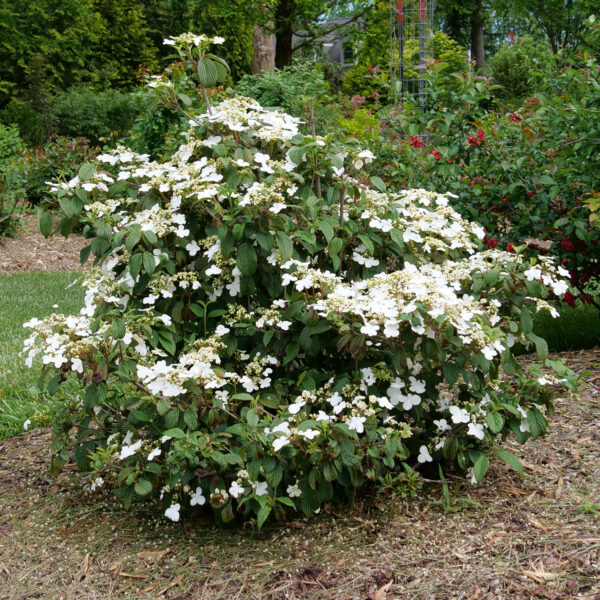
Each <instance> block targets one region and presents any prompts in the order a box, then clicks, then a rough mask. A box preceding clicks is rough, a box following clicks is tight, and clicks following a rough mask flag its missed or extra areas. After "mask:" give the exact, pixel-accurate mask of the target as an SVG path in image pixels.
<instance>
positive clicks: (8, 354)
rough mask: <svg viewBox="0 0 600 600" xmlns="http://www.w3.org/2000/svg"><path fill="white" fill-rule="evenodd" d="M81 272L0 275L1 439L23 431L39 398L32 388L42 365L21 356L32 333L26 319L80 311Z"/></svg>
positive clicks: (81, 298) (81, 294)
mask: <svg viewBox="0 0 600 600" xmlns="http://www.w3.org/2000/svg"><path fill="white" fill-rule="evenodd" d="M80 276H81V274H80V273H71V272H61V273H19V274H17V275H3V276H0V439H3V438H6V437H10V436H12V435H16V434H18V433H20V432H21V431H23V422H24V421H25V420H26V419H27V418H29V417H30V416H31V415H32V414H33V413H35V412H36V410H37V406H38V400H37V399H36V398H35V397H34V396H33V395H32V394H31V392H30V391H29V389H30V387H31V386H32V384H33V383H34V382H35V381H36V379H37V376H38V373H39V369H36V368H33V369H28V368H27V367H26V366H25V362H24V359H23V358H22V357H20V356H19V352H20V351H21V349H22V347H23V340H24V339H25V338H26V337H27V336H28V335H29V334H30V332H31V330H30V329H25V328H24V327H23V323H24V322H26V321H29V319H31V318H33V317H38V318H42V317H44V316H46V315H48V314H50V313H52V312H60V313H67V314H68V313H70V314H73V313H77V312H79V309H80V308H81V306H82V304H83V290H82V289H81V287H80V286H79V285H74V286H73V287H71V288H69V289H68V290H66V289H65V288H66V287H67V286H68V285H70V284H71V283H73V282H74V281H77V278H78V277H80Z"/></svg>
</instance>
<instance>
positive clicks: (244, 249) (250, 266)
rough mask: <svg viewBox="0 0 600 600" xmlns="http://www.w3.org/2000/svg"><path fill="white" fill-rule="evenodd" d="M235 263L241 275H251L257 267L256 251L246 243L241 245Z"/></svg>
mask: <svg viewBox="0 0 600 600" xmlns="http://www.w3.org/2000/svg"><path fill="white" fill-rule="evenodd" d="M235 262H236V265H237V268H238V269H239V270H240V271H241V273H242V274H243V275H253V274H254V273H255V271H256V266H257V257H256V250H255V249H254V248H253V247H252V246H251V245H250V244H248V243H244V244H242V245H241V246H240V247H239V248H238V251H237V256H236V259H235Z"/></svg>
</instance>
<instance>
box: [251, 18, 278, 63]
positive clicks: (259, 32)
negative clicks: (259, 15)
mask: <svg viewBox="0 0 600 600" xmlns="http://www.w3.org/2000/svg"><path fill="white" fill-rule="evenodd" d="M267 27H268V28H271V27H273V23H267ZM252 39H253V42H254V56H253V58H252V72H253V73H260V72H261V71H273V69H274V68H275V35H273V34H272V33H267V32H266V31H265V30H264V29H263V28H262V27H261V26H260V25H257V24H255V25H254V32H253V35H252Z"/></svg>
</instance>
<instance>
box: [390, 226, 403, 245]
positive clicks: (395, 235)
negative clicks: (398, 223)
mask: <svg viewBox="0 0 600 600" xmlns="http://www.w3.org/2000/svg"><path fill="white" fill-rule="evenodd" d="M390 237H391V238H392V241H393V242H396V244H398V246H400V248H403V247H404V238H403V237H402V232H401V231H398V230H397V229H392V230H391V231H390Z"/></svg>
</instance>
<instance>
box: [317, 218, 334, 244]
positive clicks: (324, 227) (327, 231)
mask: <svg viewBox="0 0 600 600" xmlns="http://www.w3.org/2000/svg"><path fill="white" fill-rule="evenodd" d="M319 229H320V230H321V231H322V232H323V235H324V236H325V239H326V240H327V243H328V244H329V242H331V240H332V239H333V236H334V235H335V233H334V230H333V227H332V226H331V225H330V224H329V223H327V222H326V221H321V222H320V223H319Z"/></svg>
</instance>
